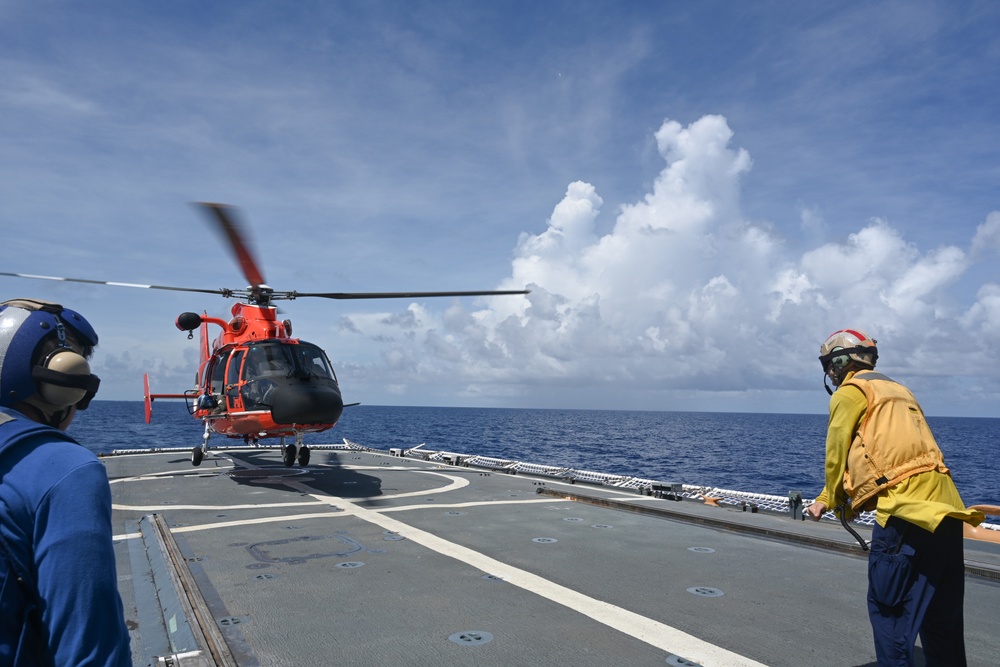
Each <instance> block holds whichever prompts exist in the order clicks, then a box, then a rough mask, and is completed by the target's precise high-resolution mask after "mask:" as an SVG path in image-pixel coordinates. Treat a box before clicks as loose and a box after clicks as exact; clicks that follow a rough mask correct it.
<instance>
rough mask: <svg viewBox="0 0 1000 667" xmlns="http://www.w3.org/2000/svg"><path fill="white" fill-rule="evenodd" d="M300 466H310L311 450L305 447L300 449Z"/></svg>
mask: <svg viewBox="0 0 1000 667" xmlns="http://www.w3.org/2000/svg"><path fill="white" fill-rule="evenodd" d="M299 465H300V466H302V467H303V468H305V467H306V466H307V465H309V448H308V447H306V446H305V445H302V446H301V447H299Z"/></svg>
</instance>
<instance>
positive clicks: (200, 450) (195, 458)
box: [191, 421, 211, 466]
mask: <svg viewBox="0 0 1000 667" xmlns="http://www.w3.org/2000/svg"><path fill="white" fill-rule="evenodd" d="M210 434H211V431H210V430H209V429H208V422H207V421H206V422H205V434H204V435H203V436H201V445H199V446H197V447H195V448H194V449H192V450H191V465H193V466H200V465H201V462H202V460H203V459H204V458H205V452H207V451H208V436H209V435H210Z"/></svg>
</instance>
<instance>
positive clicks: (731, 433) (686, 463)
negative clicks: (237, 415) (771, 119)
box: [70, 401, 1000, 505]
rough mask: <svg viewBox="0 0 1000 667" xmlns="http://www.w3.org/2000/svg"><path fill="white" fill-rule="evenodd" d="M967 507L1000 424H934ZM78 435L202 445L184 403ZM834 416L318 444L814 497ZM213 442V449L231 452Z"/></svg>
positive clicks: (511, 425)
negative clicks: (420, 448)
mask: <svg viewBox="0 0 1000 667" xmlns="http://www.w3.org/2000/svg"><path fill="white" fill-rule="evenodd" d="M928 422H929V423H930V425H931V428H932V429H933V431H934V435H935V437H936V438H937V441H938V444H939V445H940V446H941V449H942V450H943V451H944V454H945V461H946V462H947V464H948V467H949V468H951V471H952V476H953V477H954V479H955V482H956V484H957V485H958V489H959V491H960V492H961V494H962V499H963V500H964V501H965V503H966V504H967V505H973V504H983V503H986V504H1000V419H985V418H959V417H929V418H928ZM70 433H71V434H72V435H74V436H75V437H76V438H77V439H78V440H80V441H81V442H82V443H83V444H84V445H86V446H87V447H88V448H90V449H92V450H93V451H95V452H98V453H106V452H110V451H112V450H115V449H144V448H148V447H194V446H195V445H197V444H199V443H200V442H201V434H202V427H201V424H200V423H199V422H196V421H195V420H194V419H193V418H191V417H190V416H189V415H188V412H187V410H186V408H185V406H184V405H183V404H181V403H180V402H161V403H157V404H156V405H154V413H153V423H152V424H146V423H145V421H144V418H143V404H142V402H141V401H94V402H93V403H92V404H91V407H90V409H89V410H87V411H85V412H81V413H79V415H78V416H77V419H76V421H75V422H74V423H73V424H72V426H71V427H70ZM825 433H826V415H801V414H747V413H713V412H631V411H615V410H537V409H513V408H427V407H388V406H365V405H362V406H356V407H350V408H347V409H346V410H345V411H344V416H343V417H342V418H341V420H340V423H339V424H338V425H337V426H336V427H334V428H333V429H332V430H330V431H326V432H325V433H317V434H310V435H309V436H307V438H306V442H307V443H308V444H324V443H325V444H329V443H340V442H342V441H343V438H347V439H349V440H352V441H354V442H357V443H359V444H362V445H365V446H367V447H373V448H376V449H384V450H388V449H389V448H391V447H400V448H410V447H415V446H416V445H419V444H421V443H425V444H426V447H427V448H428V449H432V450H438V449H440V450H447V451H451V452H458V453H464V454H480V455H484V456H494V457H499V458H505V459H514V460H518V461H526V462H530V463H540V464H545V465H554V466H565V467H569V468H575V469H581V470H589V471H593V472H601V473H610V474H616V475H630V476H636V477H643V478H646V479H654V480H659V481H664V482H682V483H684V484H694V485H699V486H713V487H721V488H724V489H731V490H736V491H748V492H755V493H768V494H773V495H780V496H784V495H786V494H787V493H788V492H789V491H790V490H796V491H801V492H802V493H803V496H804V497H806V498H813V497H815V496H816V495H818V494H819V492H820V491H821V490H822V488H823V452H824V437H825ZM224 441H225V440H224V439H223V438H222V437H221V436H213V437H212V440H210V441H209V442H210V444H212V443H213V442H214V443H215V444H220V445H221V444H222V443H223V442H224Z"/></svg>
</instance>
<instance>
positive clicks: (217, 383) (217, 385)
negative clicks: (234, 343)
mask: <svg viewBox="0 0 1000 667" xmlns="http://www.w3.org/2000/svg"><path fill="white" fill-rule="evenodd" d="M231 352H232V350H227V351H225V352H223V353H222V354H220V355H219V358H218V359H216V360H215V366H213V367H212V370H211V371H209V372H210V373H211V377H212V384H211V388H210V389H209V393H211V394H214V395H219V394H221V393H222V390H223V385H224V384H225V379H226V362H227V361H229V355H230V353H231Z"/></svg>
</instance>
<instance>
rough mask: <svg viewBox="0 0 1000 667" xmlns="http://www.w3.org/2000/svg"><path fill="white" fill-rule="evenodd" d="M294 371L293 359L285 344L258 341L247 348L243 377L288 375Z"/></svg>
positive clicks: (248, 378)
mask: <svg viewBox="0 0 1000 667" xmlns="http://www.w3.org/2000/svg"><path fill="white" fill-rule="evenodd" d="M294 373H295V359H294V358H293V357H292V353H291V352H290V351H289V350H288V346H287V345H282V344H281V343H258V344H257V345H251V346H250V348H249V349H248V350H247V359H246V363H244V364H243V379H244V380H252V379H254V378H275V377H290V376H292V375H294Z"/></svg>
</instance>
